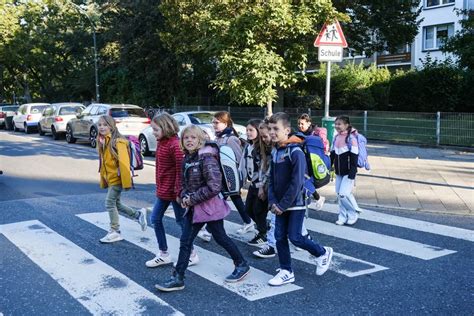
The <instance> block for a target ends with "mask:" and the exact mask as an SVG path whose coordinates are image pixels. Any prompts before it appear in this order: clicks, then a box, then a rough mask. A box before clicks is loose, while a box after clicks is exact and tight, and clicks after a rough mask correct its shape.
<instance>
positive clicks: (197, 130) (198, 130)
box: [179, 125, 206, 153]
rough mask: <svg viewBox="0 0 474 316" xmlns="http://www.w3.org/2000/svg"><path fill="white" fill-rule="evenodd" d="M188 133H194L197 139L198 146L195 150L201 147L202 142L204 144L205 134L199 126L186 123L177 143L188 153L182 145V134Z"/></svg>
mask: <svg viewBox="0 0 474 316" xmlns="http://www.w3.org/2000/svg"><path fill="white" fill-rule="evenodd" d="M189 133H190V134H195V135H196V136H197V138H198V140H199V145H198V148H196V149H197V150H199V149H201V148H202V147H203V146H204V144H206V134H205V133H204V131H203V130H202V129H201V128H200V127H199V126H196V125H188V126H186V127H185V128H184V130H183V132H182V133H181V138H180V140H179V145H180V146H181V149H182V150H183V152H185V153H189V151H188V150H187V149H186V147H184V136H185V135H186V134H189Z"/></svg>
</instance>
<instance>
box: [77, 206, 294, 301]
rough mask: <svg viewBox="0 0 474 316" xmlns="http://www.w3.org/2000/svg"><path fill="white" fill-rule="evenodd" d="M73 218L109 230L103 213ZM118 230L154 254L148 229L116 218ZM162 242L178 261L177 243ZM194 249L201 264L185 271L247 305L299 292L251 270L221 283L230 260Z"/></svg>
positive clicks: (171, 240)
mask: <svg viewBox="0 0 474 316" xmlns="http://www.w3.org/2000/svg"><path fill="white" fill-rule="evenodd" d="M76 216H78V217H79V218H81V219H83V220H85V221H87V222H89V223H91V224H93V225H95V226H97V227H99V228H102V229H104V230H108V229H109V219H108V216H107V214H106V213H105V212H98V213H84V214H78V215H76ZM120 228H121V230H122V235H123V237H125V238H126V240H127V241H129V242H131V243H132V244H135V245H137V246H138V247H141V248H143V249H145V250H148V251H150V252H152V253H156V252H157V251H158V245H157V242H156V237H155V233H154V231H153V230H152V229H148V230H147V231H145V232H142V231H141V230H140V227H139V225H138V224H137V223H136V222H134V221H132V220H130V219H128V218H126V217H123V216H120ZM166 240H167V242H168V247H169V252H170V254H171V255H172V256H173V258H178V251H179V239H178V238H176V237H174V236H171V235H166ZM194 248H195V249H196V251H197V252H198V254H199V258H200V259H201V261H202V263H201V264H197V265H195V266H192V267H189V268H188V270H189V271H191V272H193V273H196V274H197V275H199V276H201V277H203V278H205V279H207V280H209V281H211V282H213V283H215V284H217V285H219V286H222V287H224V288H225V289H227V290H229V291H232V292H234V293H236V294H238V295H240V296H242V297H244V298H245V299H247V300H249V301H255V300H259V299H262V298H266V297H272V296H275V295H279V294H283V293H288V292H292V291H296V290H300V289H302V287H300V286H297V285H295V284H287V285H285V286H280V287H271V286H269V285H268V283H267V282H268V280H270V279H271V278H272V277H273V276H272V275H270V274H268V273H265V272H263V271H261V270H258V269H255V268H253V267H252V268H251V271H250V274H249V276H247V277H246V278H245V279H244V280H243V281H241V282H238V283H227V282H225V281H224V278H225V276H226V275H228V274H229V273H230V272H231V270H232V269H233V267H234V264H233V262H232V260H231V259H230V258H227V257H224V256H221V255H219V254H216V253H214V252H212V251H209V250H206V249H203V248H201V247H198V246H194ZM143 267H145V264H144V263H143Z"/></svg>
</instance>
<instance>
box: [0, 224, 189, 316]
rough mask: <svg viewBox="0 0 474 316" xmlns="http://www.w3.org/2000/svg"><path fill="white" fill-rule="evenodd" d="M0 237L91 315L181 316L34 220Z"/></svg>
mask: <svg viewBox="0 0 474 316" xmlns="http://www.w3.org/2000/svg"><path fill="white" fill-rule="evenodd" d="M0 234H3V235H5V237H6V238H7V239H9V240H10V241H11V242H12V243H13V244H14V245H15V246H17V247H18V248H19V249H20V250H21V251H22V252H23V253H24V254H25V255H26V256H28V258H30V260H32V261H33V262H34V263H35V264H37V265H38V266H39V267H40V268H41V269H42V270H43V271H45V272H46V273H48V274H49V275H50V276H51V277H52V278H53V279H54V280H55V281H56V282H58V284H59V285H60V286H61V287H63V288H64V289H65V290H66V291H67V292H68V293H69V294H70V295H71V296H72V297H73V298H74V299H76V300H77V301H78V302H79V303H80V304H82V305H83V306H84V307H85V308H87V309H88V310H89V312H90V313H91V314H93V315H137V314H142V313H151V314H160V315H162V314H166V315H183V314H182V313H181V312H179V311H177V310H176V309H175V308H173V307H172V306H170V305H169V304H168V303H166V302H165V301H163V300H161V299H160V298H158V297H157V296H156V295H154V294H153V293H151V292H149V291H148V290H146V289H145V288H143V287H141V286H140V285H138V284H137V283H135V282H134V281H133V280H131V279H129V278H128V277H127V276H125V275H123V274H122V273H120V272H119V271H117V270H115V269H114V268H112V267H111V266H109V265H107V264H106V263H104V262H102V261H100V260H99V259H97V258H96V257H94V256H92V255H91V254H90V253H88V252H87V251H85V250H84V249H82V248H80V247H79V246H77V245H76V244H74V243H72V242H71V241H69V240H68V239H66V238H64V237H63V236H61V235H59V234H58V233H56V232H55V231H53V230H52V229H50V228H49V227H47V226H46V225H44V224H43V223H41V222H40V221H38V220H32V221H25V222H18V223H13V224H5V225H0Z"/></svg>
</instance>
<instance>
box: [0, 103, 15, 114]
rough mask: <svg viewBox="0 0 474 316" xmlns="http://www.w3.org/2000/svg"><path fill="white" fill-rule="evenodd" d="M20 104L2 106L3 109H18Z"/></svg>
mask: <svg viewBox="0 0 474 316" xmlns="http://www.w3.org/2000/svg"><path fill="white" fill-rule="evenodd" d="M18 108H19V107H18V106H15V105H12V106H2V108H1V109H2V111H5V112H6V111H16V110H18Z"/></svg>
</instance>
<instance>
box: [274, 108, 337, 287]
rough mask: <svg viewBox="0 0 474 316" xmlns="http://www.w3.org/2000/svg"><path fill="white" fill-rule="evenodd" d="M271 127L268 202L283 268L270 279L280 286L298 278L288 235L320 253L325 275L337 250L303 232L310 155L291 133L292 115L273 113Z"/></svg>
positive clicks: (319, 272)
mask: <svg viewBox="0 0 474 316" xmlns="http://www.w3.org/2000/svg"><path fill="white" fill-rule="evenodd" d="M269 127H270V137H271V138H272V142H273V143H274V144H275V148H274V149H273V151H272V162H271V165H270V177H269V187H268V204H269V206H270V209H271V211H272V212H273V213H274V214H275V215H276V218H275V239H276V247H277V252H278V259H279V262H280V271H279V272H278V274H277V275H276V276H275V277H273V278H272V279H270V280H269V281H268V283H269V284H270V285H273V286H279V285H283V284H286V283H291V282H294V281H295V275H294V273H293V270H292V268H291V256H290V247H289V244H288V239H289V240H290V241H291V242H292V243H293V244H294V245H295V246H296V247H299V248H302V249H304V250H306V251H308V252H309V253H310V254H311V255H313V256H315V257H316V258H315V261H316V274H317V275H323V274H324V273H325V272H326V271H327V269H328V268H329V265H330V263H331V259H332V253H333V250H332V248H331V247H322V246H320V245H319V244H316V243H315V242H314V241H312V240H311V239H309V238H305V237H303V235H302V233H301V229H302V226H303V220H304V217H305V212H306V210H305V201H304V198H305V197H304V193H303V184H304V179H305V177H304V175H305V173H306V158H305V155H304V153H303V151H302V149H301V147H300V146H298V143H299V142H301V139H300V138H298V137H294V136H292V137H291V138H290V137H289V134H290V132H291V127H290V117H289V116H288V114H286V113H283V112H279V113H276V114H274V115H272V116H271V117H270V120H269Z"/></svg>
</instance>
